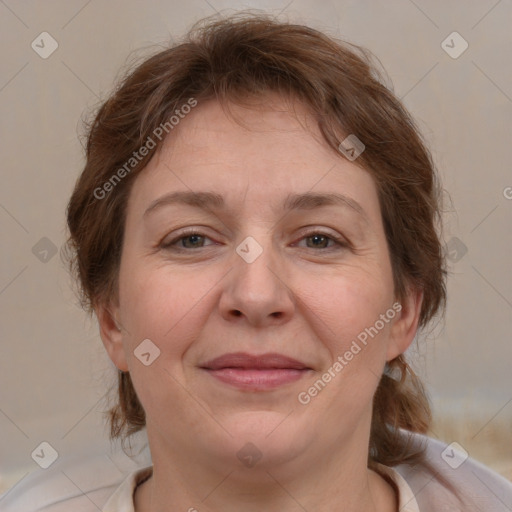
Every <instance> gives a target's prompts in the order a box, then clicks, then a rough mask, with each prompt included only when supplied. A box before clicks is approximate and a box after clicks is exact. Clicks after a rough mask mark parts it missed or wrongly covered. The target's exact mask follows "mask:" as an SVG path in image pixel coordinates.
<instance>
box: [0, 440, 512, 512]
mask: <svg viewBox="0 0 512 512" xmlns="http://www.w3.org/2000/svg"><path fill="white" fill-rule="evenodd" d="M413 442H414V445H415V446H417V445H421V446H426V452H425V459H424V461H423V462H422V463H421V464H415V465H410V464H402V465H399V466H397V467H395V468H390V467H386V466H382V465H379V466H378V467H377V471H379V472H380V473H381V474H382V475H383V476H384V477H386V475H387V476H388V478H389V480H390V481H391V482H392V483H394V484H395V486H396V489H397V490H398V494H399V503H400V506H399V511H400V512H448V511H449V512H511V511H512V483H511V482H509V481H508V480H506V479H505V478H503V477H501V476H500V475H498V474H497V473H494V472H493V471H491V470H490V469H488V468H486V467H485V466H483V465H481V464H480V463H478V462H476V461H475V460H473V459H471V458H467V454H466V453H465V452H460V451H458V449H459V448H460V447H459V446H458V445H456V444H455V443H453V444H450V445H447V444H446V443H442V442H441V441H437V440H434V439H431V438H428V437H425V436H421V435H418V434H414V436H413ZM62 459H63V457H59V459H58V460H57V461H56V462H55V463H54V464H53V465H52V466H51V467H50V468H48V469H46V470H43V469H37V470H35V471H33V472H32V473H31V474H29V475H28V476H27V477H25V478H23V479H22V480H21V481H20V482H18V484H16V485H15V486H14V487H12V488H11V490H9V491H7V492H6V493H4V494H3V495H2V496H0V510H1V511H2V512H70V511H72V512H98V511H102V512H133V510H134V506H133V494H134V489H135V487H136V485H137V483H139V482H140V481H142V480H143V479H144V478H146V477H147V476H148V475H150V474H151V472H152V466H151V465H150V464H151V461H150V460H148V461H147V462H146V463H144V464H143V465H141V463H140V461H139V462H138V466H137V465H136V464H132V466H131V468H130V470H126V469H123V468H120V466H119V465H118V464H114V463H113V462H114V461H113V459H112V458H110V457H108V456H107V455H105V454H103V455H101V456H96V457H94V456H91V457H88V458H86V459H85V460H80V461H72V462H70V461H69V460H68V461H63V460H62Z"/></svg>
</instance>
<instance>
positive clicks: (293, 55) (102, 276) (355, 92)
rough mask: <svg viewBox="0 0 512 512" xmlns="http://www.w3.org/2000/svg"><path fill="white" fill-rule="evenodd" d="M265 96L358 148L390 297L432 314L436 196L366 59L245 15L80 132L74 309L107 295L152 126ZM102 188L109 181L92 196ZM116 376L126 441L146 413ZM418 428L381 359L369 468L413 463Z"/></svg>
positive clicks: (404, 378) (412, 133)
mask: <svg viewBox="0 0 512 512" xmlns="http://www.w3.org/2000/svg"><path fill="white" fill-rule="evenodd" d="M268 92H278V93H281V94H282V95H283V97H287V98H295V99H298V100H299V101H301V102H302V103H304V104H305V105H306V106H307V107H309V109H310V110H311V112H312V113H313V114H314V115H315V117H316V119H317V122H318V126H319V128H320V131H321V133H322V135H323V137H324V138H325V140H326V141H327V142H328V143H329V145H330V146H331V147H332V148H333V150H334V151H336V152H337V153H338V155H339V154H340V152H339V149H338V147H339V144H340V142H341V141H342V140H343V139H344V137H346V136H347V135H349V134H355V135H356V136H357V137H358V138H359V139H360V140H361V141H363V143H364V145H365V151H364V152H363V153H362V154H361V155H360V156H359V157H358V159H357V162H356V163H357V164H359V165H360V166H361V167H363V168H365V169H366V170H368V171H369V172H370V173H371V175H372V176H373V178H374V180H375V182H376V185H377V189H378V194H379V201H380V207H381V211H382V218H383V222H384V228H385V233H386V237H387V241H388V246H389V251H390V257H391V262H392V269H393V278H394V286H395V296H396V297H397V299H399V300H400V299H401V298H403V297H404V296H405V293H406V290H407V289H408V287H409V286H412V287H413V288H416V289H420V290H422V292H423V303H422V307H421V313H420V328H422V327H425V326H426V325H427V323H428V322H429V321H430V320H431V319H432V318H433V317H434V316H435V315H436V313H437V312H438V311H440V310H444V303H445V297H446V289H445V275H446V271H445V267H444V265H445V263H444V258H443V253H442V247H441V244H440V239H439V235H438V232H437V228H438V226H439V222H438V221H439V191H440V188H439V185H438V183H437V178H436V173H435V170H434V166H433V163H432V159H431V157H430V154H429V152H428V150H427V149H426V147H425V144H424V143H423V141H422V138H421V135H420V134H419V131H418V129H417V128H416V126H415V123H414V122H413V120H412V119H411V117H410V116H409V114H408V112H407V111H406V110H405V109H404V107H403V106H402V104H401V103H400V101H399V100H398V99H397V98H396V97H395V95H394V94H393V93H392V92H391V91H390V90H388V88H387V87H386V86H385V85H383V79H382V77H381V75H380V74H379V73H378V72H377V68H376V66H375V65H374V63H373V60H372V57H371V55H370V54H369V52H368V51H366V50H363V49H362V48H360V47H357V46H355V45H351V44H348V43H345V42H342V41H338V40H336V39H333V38H330V37H328V36H326V35H325V34H323V33H321V32H318V31H316V30H314V29H312V28H309V27H306V26H302V25H295V24H290V23H283V22H279V21H276V20H274V19H273V18H271V17H269V16H266V15H265V16H263V15H248V14H246V13H242V14H239V15H235V16H231V17H229V18H225V19H222V18H221V19H213V20H211V19H207V20H203V21H202V22H200V23H199V24H197V25H196V26H194V27H193V29H192V30H191V31H190V32H189V33H188V35H187V36H186V38H185V39H184V40H183V41H182V42H181V43H180V44H177V45H175V46H173V47H171V48H167V49H165V50H163V51H159V52H158V53H157V54H155V55H154V56H152V57H150V58H147V59H146V60H144V61H143V62H142V63H141V64H140V65H138V67H136V69H135V70H133V71H132V72H131V73H129V74H128V75H127V76H126V77H125V78H124V80H123V81H122V82H121V83H120V85H119V87H118V88H117V90H116V91H115V92H114V93H113V94H112V95H111V96H110V97H109V98H108V99H107V100H106V101H105V102H104V103H103V104H102V105H101V107H100V108H99V110H98V112H97V114H96V116H95V118H94V120H93V122H92V123H91V125H90V126H89V128H88V138H87V145H86V158H87V161H86V164H85V168H84V170H83V172H82V174H81V175H80V177H79V179H78V181H77V183H76V186H75V189H74V191H73V194H72V196H71V199H70V201H69V205H68V209H67V221H68V226H69V231H70V237H69V240H68V243H67V256H66V257H67V259H68V261H69V264H70V268H71V271H72V273H74V275H75V276H76V281H77V283H79V286H80V293H81V299H82V306H83V307H84V308H85V309H87V310H88V311H89V312H92V310H93V308H94V307H95V306H98V305H99V304H109V303H110V302H111V301H117V300H118V296H117V290H118V287H117V285H118V282H117V280H118V271H119V264H120V256H121V248H122V242H123V232H124V224H125V213H126V205H127V199H128V195H129V193H130V188H131V184H132V183H133V181H134V179H135V178H136V176H137V174H138V173H139V172H140V171H141V170H142V169H143V168H144V166H145V165H146V164H147V162H148V161H149V160H150V159H151V157H152V156H153V155H154V153H155V151H156V150H157V149H158V147H160V141H159V140H155V139H156V137H154V133H155V130H157V129H158V127H159V126H162V125H164V124H165V123H168V122H169V119H170V117H171V116H172V115H173V114H174V113H175V111H176V110H177V109H180V108H181V106H182V105H184V104H186V103H187V102H190V99H191V98H193V99H195V100H196V101H198V102H201V101H204V100H206V99H212V98H213V99H217V100H218V101H220V102H221V103H222V104H223V105H225V104H227V102H229V101H243V99H244V98H254V97H261V96H262V95H264V94H265V93H268ZM148 137H151V138H152V139H154V140H155V142H156V147H155V148H154V149H153V151H151V152H150V153H149V154H148V155H146V156H144V157H142V158H140V161H138V162H137V164H136V165H134V166H133V169H130V170H129V172H124V173H121V174H122V179H120V180H117V181H116V182H113V181H112V177H113V175H114V174H115V173H116V172H117V175H118V176H121V174H120V173H119V172H118V171H119V169H121V168H122V167H123V165H124V166H126V162H127V161H129V160H130V158H132V157H133V154H134V152H137V151H138V150H139V149H140V148H141V147H142V146H143V145H144V144H146V142H147V140H148ZM162 140H163V138H162ZM340 157H341V155H340ZM125 170H126V167H125ZM107 182H109V183H111V184H112V183H113V185H114V186H112V187H106V188H105V187H104V185H105V183H107ZM107 188H108V193H106V189H107ZM100 189H101V190H103V192H101V194H100V193H99V192H98V190H100ZM99 195H101V197H100V198H98V196H99ZM118 382H119V384H118V395H119V396H118V403H117V404H116V405H115V406H114V407H113V408H112V409H111V411H110V425H111V436H112V437H113V438H115V437H123V438H124V439H126V438H127V437H128V436H129V435H131V434H132V433H134V432H137V431H138V430H141V429H142V428H143V427H144V425H145V414H144V409H143V408H142V405H141V403H140V402H139V400H138V397H137V395H136V392H135V389H134V387H133V384H132V381H131V379H130V375H129V373H124V372H119V381H118ZM430 421H431V417H430V407H429V403H428V399H427V397H426V395H425V392H424V389H423V387H422V384H421V382H420V381H419V380H418V379H417V377H416V376H415V375H414V373H413V372H412V371H411V370H410V368H409V367H408V365H407V363H406V362H405V359H404V357H403V355H402V356H399V357H397V358H396V359H395V360H393V361H391V362H390V363H389V364H388V367H387V369H386V372H384V375H383V376H382V378H381V381H380V384H379V386H378V389H377V392H376V394H375V397H374V404H373V419H372V427H371V438H370V453H369V463H370V464H373V463H375V462H380V463H383V464H387V465H394V464H397V463H400V462H404V461H407V460H412V458H414V457H415V454H412V453H409V452H408V451H407V446H408V445H407V441H404V437H403V436H400V434H399V429H407V430H410V431H413V432H422V433H424V432H426V431H427V429H428V426H429V424H430Z"/></svg>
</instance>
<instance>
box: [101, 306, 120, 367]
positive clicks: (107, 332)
mask: <svg viewBox="0 0 512 512" xmlns="http://www.w3.org/2000/svg"><path fill="white" fill-rule="evenodd" d="M94 312H95V314H96V317H97V319H98V324H99V330H100V336H101V340H102V341H103V345H104V346H105V349H106V351H107V353H108V355H109V357H110V359H111V360H112V362H113V363H114V364H115V365H116V367H117V368H118V369H119V370H121V371H125V372H126V371H128V364H127V362H126V355H125V352H124V346H123V334H122V330H121V326H120V324H119V321H118V318H117V316H116V315H117V314H118V308H117V307H116V308H109V307H108V306H106V305H99V306H96V307H95V308H94Z"/></svg>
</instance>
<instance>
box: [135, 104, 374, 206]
mask: <svg viewBox="0 0 512 512" xmlns="http://www.w3.org/2000/svg"><path fill="white" fill-rule="evenodd" d="M226 109H229V113H227V112H226ZM205 189H208V190H212V191H217V192H218V193H219V194H221V195H223V196H227V202H229V200H230V199H229V196H231V198H232V199H235V198H238V200H239V199H240V197H239V196H240V195H243V198H245V200H246V201H260V202H261V203H262V204H263V203H268V204H270V205H272V207H273V208H274V209H275V208H276V204H277V203H278V202H281V201H283V197H284V196H288V195H289V194H290V192H292V193H304V192H308V191H311V192H324V193H325V192H336V191H337V192H339V193H343V194H345V195H350V196H352V197H354V199H356V200H358V201H359V200H364V201H365V202H366V203H368V202H369V203H371V202H372V201H376V202H377V196H376V190H375V186H374V183H373V179H372V178H371V176H370V175H369V173H367V172H366V171H365V170H364V169H362V168H360V167H359V166H357V165H355V164H354V163H353V162H349V161H348V160H347V159H345V158H344V157H343V156H342V155H338V154H336V153H335V152H334V151H333V150H332V148H331V147H330V146H329V145H328V144H327V142H326V141H325V140H324V138H323V137H322V135H321V133H320V131H319V128H318V126H317V121H316V119H315V116H314V115H313V114H312V113H311V112H310V111H309V109H308V108H307V107H306V106H305V105H303V104H302V103H301V102H299V101H294V102H293V103H290V102H289V101H286V100H283V99H282V98H280V97H278V96H277V95H269V96H268V98H266V99H265V100H264V101H263V100H262V99H259V101H258V102H254V103H252V104H250V105H245V104H244V105H239V104H233V103H231V104H227V105H225V106H223V105H221V104H220V103H219V102H217V101H215V100H208V101H205V102H203V103H199V104H198V105H197V106H196V107H195V108H194V109H193V110H192V111H191V112H190V113H189V114H187V115H186V116H184V118H183V119H181V120H180V122H179V124H178V125H177V126H176V127H175V128H174V130H173V131H172V132H171V133H170V135H168V136H167V138H166V139H165V140H164V143H163V144H162V146H161V148H160V149H159V150H158V152H157V153H156V155H155V157H154V158H153V159H152V160H151V161H150V163H149V164H148V165H147V166H146V168H145V169H143V170H142V172H141V173H140V174H139V176H138V177H137V179H136V182H135V184H134V187H133V190H132V197H131V198H130V202H131V203H132V206H135V207H136V208H137V209H139V208H142V207H143V206H146V207H147V206H148V204H149V203H151V202H152V201H154V199H155V197H157V196H159V195H161V194H163V193H165V192H166V191H173V190H183V191H194V190H205ZM357 197H359V198H360V199H357ZM370 206H371V205H370ZM374 207H375V205H373V208H374ZM377 213H378V212H377Z"/></svg>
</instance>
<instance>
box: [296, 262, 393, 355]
mask: <svg viewBox="0 0 512 512" xmlns="http://www.w3.org/2000/svg"><path fill="white" fill-rule="evenodd" d="M299 289H301V290H303V292H302V294H301V299H302V301H303V302H304V303H305V305H306V306H307V309H308V310H309V311H310V312H311V314H312V315H313V318H314V317H316V325H317V326H318V329H319V333H318V334H319V337H320V338H321V339H322V341H323V342H324V344H325V345H326V346H327V348H328V349H329V351H330V352H331V355H332V356H337V355H339V354H340V353H343V352H344V351H345V350H346V349H347V348H348V346H350V344H351V342H352V341H353V340H355V339H357V336H358V335H360V334H361V333H364V332H366V331H365V329H368V328H370V327H372V326H374V324H375V322H376V321H378V320H379V318H380V315H381V314H385V312H386V311H387V310H388V309H390V308H391V307H392V304H393V292H392V285H391V284H390V278H388V276H387V275H386V274H385V273H383V271H382V269H372V270H365V271H362V270H361V269H350V270H347V269H345V271H344V272H343V273H340V274H339V275H336V274H334V275H331V276H329V277H328V278H327V277H326V278H323V279H316V278H315V279H311V278H309V279H304V280H303V282H302V284H301V285H300V288H299ZM378 327H381V328H380V329H379V331H380V332H379V336H382V335H385V334H386V332H387V331H388V329H389V324H388V323H386V324H385V326H384V327H382V326H381V325H380V322H379V325H378ZM363 337H364V336H363Z"/></svg>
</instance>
